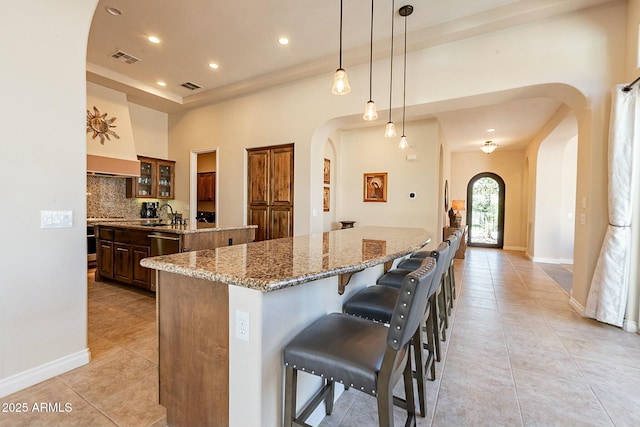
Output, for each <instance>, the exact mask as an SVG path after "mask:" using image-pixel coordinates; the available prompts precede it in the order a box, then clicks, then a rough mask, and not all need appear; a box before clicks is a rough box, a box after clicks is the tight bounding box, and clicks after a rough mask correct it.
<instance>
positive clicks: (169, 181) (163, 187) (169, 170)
mask: <svg viewBox="0 0 640 427" xmlns="http://www.w3.org/2000/svg"><path fill="white" fill-rule="evenodd" d="M174 176H175V162H171V161H163V160H159V161H158V195H157V197H158V198H159V199H173V198H174V195H173V178H174Z"/></svg>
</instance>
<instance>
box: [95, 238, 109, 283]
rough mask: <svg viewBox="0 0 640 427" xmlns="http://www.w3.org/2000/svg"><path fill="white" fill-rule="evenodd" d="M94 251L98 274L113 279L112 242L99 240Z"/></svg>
mask: <svg viewBox="0 0 640 427" xmlns="http://www.w3.org/2000/svg"><path fill="white" fill-rule="evenodd" d="M96 252H97V253H96V269H97V270H98V274H99V276H100V277H103V278H107V279H113V242H105V241H100V242H99V244H98V246H97V248H96Z"/></svg>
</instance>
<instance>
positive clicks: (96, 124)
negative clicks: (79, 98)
mask: <svg viewBox="0 0 640 427" xmlns="http://www.w3.org/2000/svg"><path fill="white" fill-rule="evenodd" d="M115 121H116V117H111V118H110V119H107V113H104V114H102V115H100V111H98V109H97V108H96V107H95V106H94V107H93V113H91V111H89V110H87V133H90V132H93V136H92V138H93V139H96V136H99V137H100V144H102V145H104V139H105V137H106V138H107V140H109V141H111V138H109V135H111V136H113V137H114V138H116V139H120V137H119V136H118V134H117V133H115V132H114V131H112V130H111V129H110V128H114V127H116V126H115V125H113V124H112V123H113V122H115Z"/></svg>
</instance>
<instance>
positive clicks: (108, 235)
mask: <svg viewBox="0 0 640 427" xmlns="http://www.w3.org/2000/svg"><path fill="white" fill-rule="evenodd" d="M96 228H97V230H98V231H97V232H96V237H97V240H98V244H97V248H99V250H98V254H97V255H96V280H97V281H100V280H102V279H111V280H115V281H117V282H120V283H124V284H127V285H134V286H137V287H139V288H144V289H151V270H149V269H148V268H145V267H142V266H141V265H140V260H141V259H142V258H146V257H148V256H149V255H150V242H149V237H148V234H149V233H148V232H147V231H142V230H127V229H121V228H117V227H115V226H114V227H113V228H111V227H101V226H96Z"/></svg>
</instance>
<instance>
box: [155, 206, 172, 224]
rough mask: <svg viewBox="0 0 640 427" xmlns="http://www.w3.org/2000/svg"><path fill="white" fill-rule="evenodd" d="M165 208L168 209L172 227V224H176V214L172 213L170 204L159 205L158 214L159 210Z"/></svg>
mask: <svg viewBox="0 0 640 427" xmlns="http://www.w3.org/2000/svg"><path fill="white" fill-rule="evenodd" d="M165 206H166V207H168V208H169V210H170V211H171V216H170V218H171V224H172V225H173V224H175V222H176V214H175V213H174V212H173V208H172V207H171V205H170V204H168V203H165V204H163V205H160V207H158V213H159V212H160V209H162V208H164V207H165Z"/></svg>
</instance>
